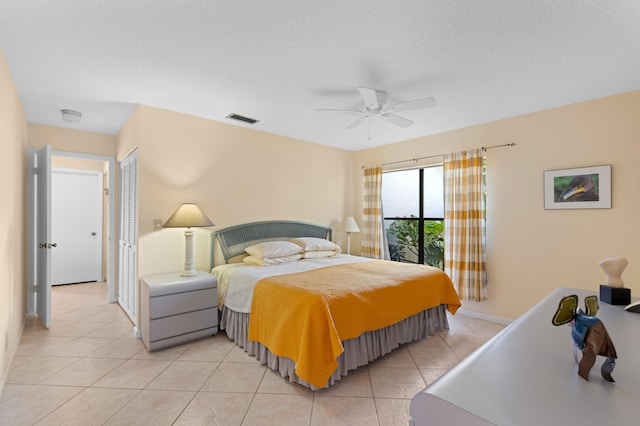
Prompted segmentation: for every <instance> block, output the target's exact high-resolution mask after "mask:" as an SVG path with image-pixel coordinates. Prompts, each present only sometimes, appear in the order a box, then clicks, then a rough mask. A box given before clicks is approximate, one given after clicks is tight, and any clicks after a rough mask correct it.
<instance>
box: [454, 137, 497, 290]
mask: <svg viewBox="0 0 640 426" xmlns="http://www.w3.org/2000/svg"><path fill="white" fill-rule="evenodd" d="M444 220H445V239H444V246H445V256H444V259H445V260H444V265H445V272H446V273H447V274H448V275H449V277H450V278H451V280H452V281H453V283H454V285H455V286H456V288H457V290H458V296H459V297H460V298H461V299H463V300H473V301H476V302H479V301H482V300H486V299H487V271H486V263H485V259H486V255H485V209H484V177H483V158H482V150H481V149H476V150H470V151H466V152H456V153H453V154H447V155H445V156H444Z"/></svg>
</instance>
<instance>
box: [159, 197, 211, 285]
mask: <svg viewBox="0 0 640 426" xmlns="http://www.w3.org/2000/svg"><path fill="white" fill-rule="evenodd" d="M206 226H213V222H211V220H210V219H209V218H208V217H207V216H206V215H205V214H204V213H202V210H200V208H199V207H198V205H197V204H194V203H185V204H182V205H181V206H180V207H178V209H177V210H176V211H175V212H174V213H173V214H172V215H171V217H170V218H169V219H168V220H167V221H166V222H165V223H164V225H162V227H163V228H187V229H185V231H184V271H182V273H181V274H180V276H182V277H194V276H196V275H198V271H196V266H195V262H194V260H193V231H192V230H191V228H203V227H206Z"/></svg>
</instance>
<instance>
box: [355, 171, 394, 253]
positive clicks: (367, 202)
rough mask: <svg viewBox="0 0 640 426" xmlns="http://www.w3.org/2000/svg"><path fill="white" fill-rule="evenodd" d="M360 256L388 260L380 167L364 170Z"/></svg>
mask: <svg viewBox="0 0 640 426" xmlns="http://www.w3.org/2000/svg"><path fill="white" fill-rule="evenodd" d="M362 206H363V209H362V222H363V224H362V228H363V229H362V243H361V254H362V256H364V257H370V258H373V259H388V258H389V254H388V253H389V248H388V247H387V246H386V238H385V237H386V236H385V233H384V224H383V220H382V167H381V166H375V167H368V168H365V169H364V191H363V203H362Z"/></svg>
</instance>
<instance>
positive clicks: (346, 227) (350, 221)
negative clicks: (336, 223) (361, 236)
mask: <svg viewBox="0 0 640 426" xmlns="http://www.w3.org/2000/svg"><path fill="white" fill-rule="evenodd" d="M341 231H342V232H346V233H347V254H351V233H352V232H360V228H358V224H357V223H356V220H355V219H354V218H353V217H352V216H349V217H347V218H346V219H345V220H344V221H343V222H342V228H341Z"/></svg>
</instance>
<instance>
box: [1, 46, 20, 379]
mask: <svg viewBox="0 0 640 426" xmlns="http://www.w3.org/2000/svg"><path fill="white" fill-rule="evenodd" d="M0 93H1V95H0V141H1V142H0V152H1V154H0V182H2V207H0V252H1V253H0V392H2V389H3V388H4V383H5V381H6V377H7V376H6V374H7V366H8V364H9V360H10V358H11V356H12V354H15V352H16V349H17V347H18V342H19V340H20V334H21V330H22V324H23V320H24V316H25V314H26V311H27V306H26V293H27V290H26V281H27V280H26V261H25V257H26V247H25V244H24V241H25V240H26V229H25V224H26V222H27V220H26V198H25V193H26V176H27V175H26V154H27V120H26V117H25V115H24V112H23V111H22V106H21V104H20V100H19V99H18V95H17V93H16V90H15V87H14V85H13V80H12V78H11V75H10V74H9V69H8V68H7V64H6V62H5V59H4V55H3V54H2V51H1V50H0Z"/></svg>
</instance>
